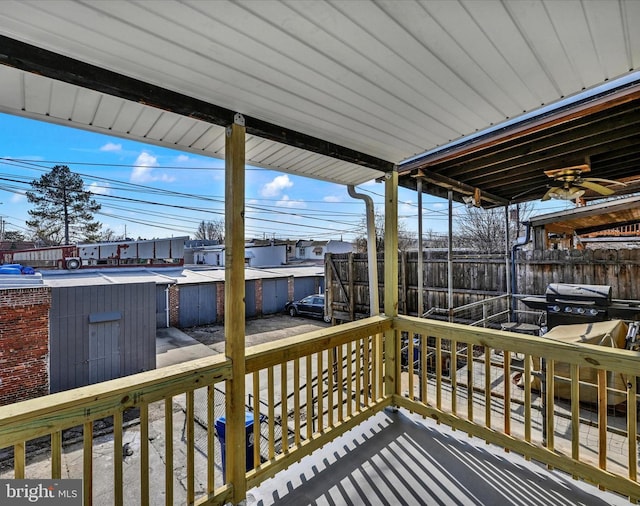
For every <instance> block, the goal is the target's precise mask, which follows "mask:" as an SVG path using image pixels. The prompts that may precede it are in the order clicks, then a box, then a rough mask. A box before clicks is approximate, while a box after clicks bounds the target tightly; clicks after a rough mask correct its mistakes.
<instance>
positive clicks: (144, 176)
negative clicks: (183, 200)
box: [129, 151, 175, 183]
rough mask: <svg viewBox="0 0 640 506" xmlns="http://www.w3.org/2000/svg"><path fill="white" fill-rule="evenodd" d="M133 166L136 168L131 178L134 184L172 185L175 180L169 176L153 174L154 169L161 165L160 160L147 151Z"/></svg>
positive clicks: (140, 155) (141, 154)
mask: <svg viewBox="0 0 640 506" xmlns="http://www.w3.org/2000/svg"><path fill="white" fill-rule="evenodd" d="M133 165H134V167H133V170H132V171H131V177H130V178H129V181H130V182H132V183H152V182H154V181H163V182H165V183H170V182H172V181H174V179H175V178H173V177H171V176H169V175H168V174H160V175H158V174H156V173H155V172H153V171H154V168H155V167H157V166H158V165H159V164H158V159H157V158H156V157H155V156H154V155H152V154H150V153H147V152H146V151H143V152H142V153H140V154H139V155H138V158H136V161H135V163H134V164H133Z"/></svg>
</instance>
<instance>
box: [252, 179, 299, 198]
mask: <svg viewBox="0 0 640 506" xmlns="http://www.w3.org/2000/svg"><path fill="white" fill-rule="evenodd" d="M292 186H293V182H292V181H291V180H290V179H289V176H287V175H286V174H285V175H282V176H276V177H275V178H274V179H273V181H271V182H269V183H267V184H265V185H264V186H263V187H262V190H260V194H261V195H262V196H263V197H277V196H278V195H280V194H281V193H282V191H283V190H286V189H287V188H291V187H292Z"/></svg>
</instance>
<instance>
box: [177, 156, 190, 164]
mask: <svg viewBox="0 0 640 506" xmlns="http://www.w3.org/2000/svg"><path fill="white" fill-rule="evenodd" d="M189 160H191V158H189V157H188V156H187V155H178V156H176V163H187V162H188V161H189Z"/></svg>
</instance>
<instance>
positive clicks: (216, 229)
mask: <svg viewBox="0 0 640 506" xmlns="http://www.w3.org/2000/svg"><path fill="white" fill-rule="evenodd" d="M195 238H196V239H198V240H204V241H218V242H220V243H222V242H224V220H211V221H204V220H203V221H201V222H200V224H199V225H198V229H197V230H196V233H195Z"/></svg>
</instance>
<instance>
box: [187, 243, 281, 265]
mask: <svg viewBox="0 0 640 506" xmlns="http://www.w3.org/2000/svg"><path fill="white" fill-rule="evenodd" d="M193 262H194V263H196V264H204V265H215V266H219V267H224V265H225V246H224V244H218V245H214V246H199V247H196V248H194V249H193ZM244 262H245V265H246V266H247V267H274V266H278V265H286V264H287V246H286V244H274V243H270V244H265V245H257V244H253V243H247V244H246V245H245V247H244Z"/></svg>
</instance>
